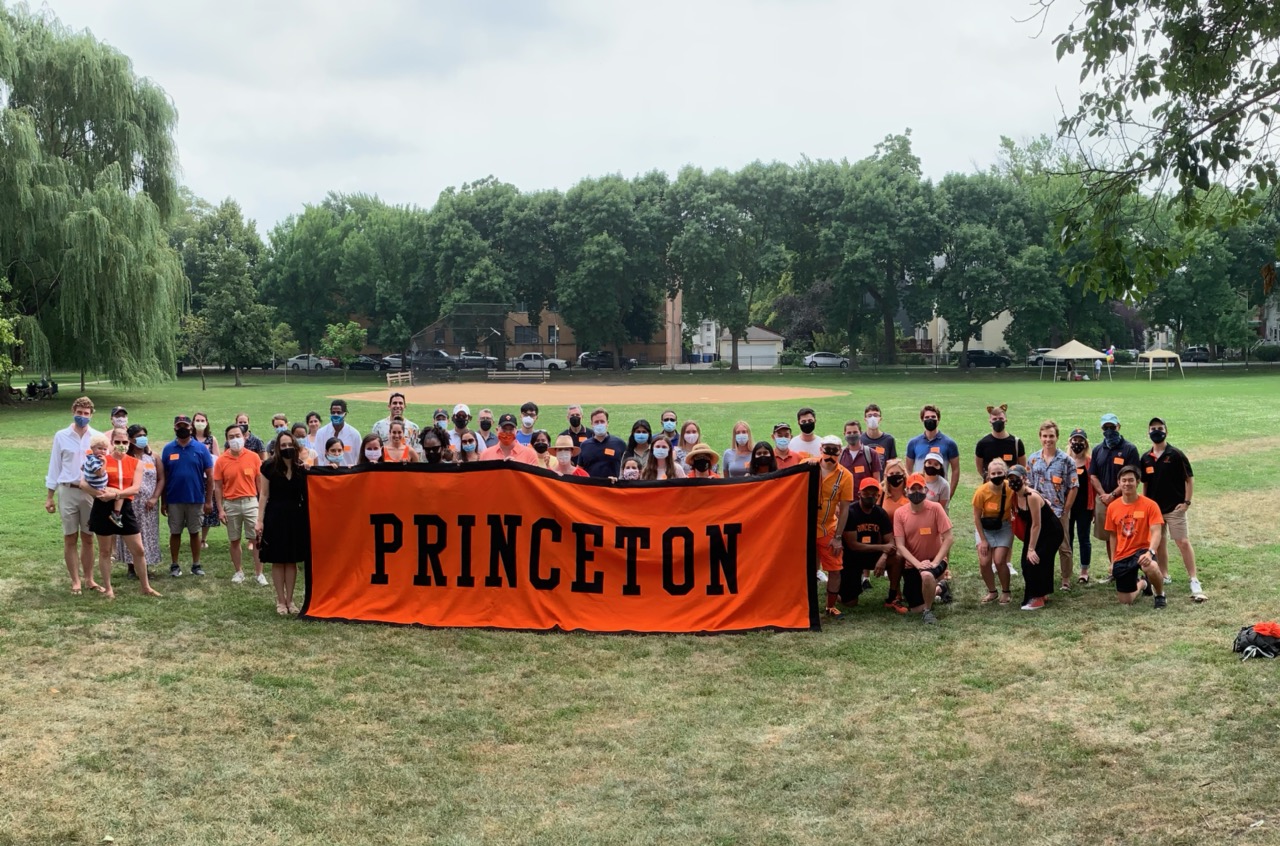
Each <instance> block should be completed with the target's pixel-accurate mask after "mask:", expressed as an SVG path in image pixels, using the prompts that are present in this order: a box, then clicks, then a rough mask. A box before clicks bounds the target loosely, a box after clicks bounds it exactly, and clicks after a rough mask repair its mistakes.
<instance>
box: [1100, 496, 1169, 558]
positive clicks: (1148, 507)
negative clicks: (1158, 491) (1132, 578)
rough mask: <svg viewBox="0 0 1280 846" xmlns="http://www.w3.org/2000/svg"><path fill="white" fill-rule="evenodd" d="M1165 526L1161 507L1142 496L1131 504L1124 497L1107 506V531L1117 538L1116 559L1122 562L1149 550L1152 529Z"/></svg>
mask: <svg viewBox="0 0 1280 846" xmlns="http://www.w3.org/2000/svg"><path fill="white" fill-rule="evenodd" d="M1162 525H1164V517H1162V516H1161V515H1160V506H1158V505H1156V503H1155V500H1152V499H1147V498H1146V497H1145V496H1142V495H1141V494H1139V495H1138V499H1137V501H1136V502H1134V503H1132V504H1130V503H1127V502H1125V501H1124V497H1121V498H1120V499H1117V500H1114V501H1113V502H1112V503H1111V504H1110V505H1108V506H1107V522H1106V527H1105V528H1106V530H1107V531H1108V532H1111V533H1113V534H1114V535H1115V537H1116V551H1115V558H1113V559H1112V560H1114V561H1120V560H1123V559H1125V558H1128V557H1129V556H1131V555H1134V554H1136V553H1139V552H1142V550H1144V549H1147V548H1148V546H1149V545H1150V543H1151V527H1152V526H1162Z"/></svg>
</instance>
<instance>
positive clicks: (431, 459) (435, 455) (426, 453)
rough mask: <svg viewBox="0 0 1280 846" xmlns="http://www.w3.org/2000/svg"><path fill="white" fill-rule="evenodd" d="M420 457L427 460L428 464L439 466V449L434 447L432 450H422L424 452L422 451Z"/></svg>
mask: <svg viewBox="0 0 1280 846" xmlns="http://www.w3.org/2000/svg"><path fill="white" fill-rule="evenodd" d="M422 457H423V458H425V459H426V460H427V463H428V464H439V463H440V448H439V447H434V448H432V449H424V450H423V451H422Z"/></svg>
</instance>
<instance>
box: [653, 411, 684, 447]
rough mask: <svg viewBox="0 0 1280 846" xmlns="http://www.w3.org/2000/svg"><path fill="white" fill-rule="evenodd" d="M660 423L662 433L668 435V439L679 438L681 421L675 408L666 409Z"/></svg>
mask: <svg viewBox="0 0 1280 846" xmlns="http://www.w3.org/2000/svg"><path fill="white" fill-rule="evenodd" d="M658 425H659V426H661V427H662V434H664V435H666V436H667V440H669V441H675V440H678V439H679V437H680V435H679V434H678V432H679V431H680V423H679V417H677V416H676V412H675V409H671V408H668V409H666V410H664V411H663V412H662V416H661V418H660V420H659V423H658Z"/></svg>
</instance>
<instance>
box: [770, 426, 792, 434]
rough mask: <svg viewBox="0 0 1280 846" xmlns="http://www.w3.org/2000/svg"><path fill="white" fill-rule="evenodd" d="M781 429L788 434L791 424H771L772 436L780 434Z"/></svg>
mask: <svg viewBox="0 0 1280 846" xmlns="http://www.w3.org/2000/svg"><path fill="white" fill-rule="evenodd" d="M783 429H786V430H787V431H788V432H789V431H791V424H790V423H774V424H773V434H775V435H776V434H778V432H780V431H781V430H783Z"/></svg>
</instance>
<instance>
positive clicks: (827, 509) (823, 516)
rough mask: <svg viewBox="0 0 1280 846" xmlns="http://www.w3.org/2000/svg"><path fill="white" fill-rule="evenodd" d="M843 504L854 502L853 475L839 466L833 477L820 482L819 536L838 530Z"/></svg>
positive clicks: (830, 476) (832, 474) (833, 472)
mask: <svg viewBox="0 0 1280 846" xmlns="http://www.w3.org/2000/svg"><path fill="white" fill-rule="evenodd" d="M842 502H843V503H846V504H847V503H851V502H853V474H852V473H850V472H849V471H848V470H846V469H844V468H843V467H841V466H840V465H839V464H837V465H836V469H835V470H834V471H832V473H831V475H829V476H827V478H825V479H820V480H819V481H818V525H817V531H818V534H820V535H823V536H826V535H830V534H831V533H833V532H834V531H835V530H836V526H837V525H838V524H839V522H840V509H839V505H840V503H842Z"/></svg>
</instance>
